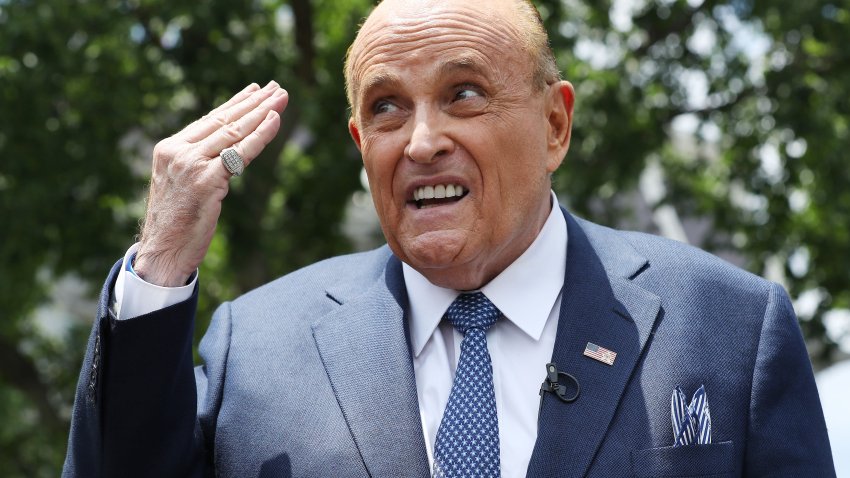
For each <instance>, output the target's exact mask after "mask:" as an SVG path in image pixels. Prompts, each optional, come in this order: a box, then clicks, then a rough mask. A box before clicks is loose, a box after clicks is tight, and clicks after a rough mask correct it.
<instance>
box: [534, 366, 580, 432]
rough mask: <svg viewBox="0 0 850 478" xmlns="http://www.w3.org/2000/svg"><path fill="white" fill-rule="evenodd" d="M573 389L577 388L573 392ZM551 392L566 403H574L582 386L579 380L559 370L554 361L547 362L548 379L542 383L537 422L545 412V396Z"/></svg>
mask: <svg viewBox="0 0 850 478" xmlns="http://www.w3.org/2000/svg"><path fill="white" fill-rule="evenodd" d="M573 390H575V391H574V392H573ZM546 393H551V394H553V395H555V396H556V397H558V399H559V400H560V401H562V402H564V403H572V402H574V401H576V399H578V396H579V393H581V386H580V385H579V384H578V380H576V378H575V377H573V376H572V375H570V374H568V373H566V372H559V371H558V366H557V365H556V364H555V363H554V362H552V363H547V364H546V379H545V380H543V383H542V384H541V385H540V408H539V409H538V410H537V423H538V425H539V424H540V418H541V416H542V414H543V397H544V396H545V395H546Z"/></svg>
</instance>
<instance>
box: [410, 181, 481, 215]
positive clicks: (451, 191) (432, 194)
mask: <svg viewBox="0 0 850 478" xmlns="http://www.w3.org/2000/svg"><path fill="white" fill-rule="evenodd" d="M467 194H469V191H468V190H465V189H464V188H463V186H461V185H458V184H437V185H434V186H421V187H418V188H416V189H415V190H413V203H414V204H416V207H417V208H418V209H425V208H429V207H434V206H442V205H444V204H450V203H454V202H457V201H460V200H461V199H463V198H464V197H466V195H467Z"/></svg>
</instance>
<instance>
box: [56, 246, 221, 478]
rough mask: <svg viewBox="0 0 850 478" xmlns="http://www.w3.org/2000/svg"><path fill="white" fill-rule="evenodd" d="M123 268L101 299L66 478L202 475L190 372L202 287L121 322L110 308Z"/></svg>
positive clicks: (85, 364)
mask: <svg viewBox="0 0 850 478" xmlns="http://www.w3.org/2000/svg"><path fill="white" fill-rule="evenodd" d="M120 265H121V262H119V263H117V264H116V265H115V267H113V269H112V272H111V273H110V275H109V277H108V279H107V281H106V284H105V285H104V288H103V291H102V293H101V297H100V304H99V308H98V315H97V317H96V318H95V322H94V326H93V328H92V333H91V336H90V338H89V342H88V348H87V350H86V355H85V358H84V361H83V368H82V371H81V373H80V381H79V384H78V386H77V393H76V397H75V399H74V409H73V415H72V420H71V433H70V439H69V443H68V453H67V456H66V459H65V466H64V470H63V473H62V475H63V476H65V477H111V476H122V477H133V476H160V477H171V476H174V477H177V476H180V477H187V476H191V477H199V476H204V475H205V474H208V473H209V467H208V466H207V465H206V464H207V462H208V459H207V454H206V452H205V449H206V446H205V439H204V434H203V433H202V432H201V431H200V425H199V421H198V419H197V416H198V414H197V400H196V397H197V392H196V380H195V372H194V370H193V366H192V333H193V327H194V317H195V310H196V306H197V297H198V291H197V287H196V288H195V290H194V292H193V294H192V297H191V298H190V299H188V300H186V301H183V302H180V303H177V304H174V305H172V306H170V307H166V308H165V309H161V310H158V311H155V312H152V313H150V314H146V315H142V316H140V317H136V318H133V319H129V320H120V321H119V320H116V318H115V316H114V315H113V314H112V312H111V311H110V310H109V307H108V304H109V300H110V294H111V291H112V288H113V287H114V282H115V279H116V277H117V274H118V269H119V267H120ZM199 385H203V388H204V389H206V382H205V381H203V383H202V384H199Z"/></svg>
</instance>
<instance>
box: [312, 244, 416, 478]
mask: <svg viewBox="0 0 850 478" xmlns="http://www.w3.org/2000/svg"><path fill="white" fill-rule="evenodd" d="M359 285H361V284H359ZM346 295H348V293H347V291H328V296H329V297H330V298H332V299H333V300H335V301H337V302H339V303H340V306H339V307H338V308H337V309H336V310H334V311H333V312H331V313H330V314H328V315H326V316H325V317H323V318H322V319H320V320H319V321H318V322H317V323H316V324H314V325H313V337H314V338H315V341H316V347H318V349H319V354H320V355H321V358H322V362H323V364H324V366H325V370H326V371H327V374H328V378H329V379H330V381H331V385H332V386H333V390H334V393H335V395H336V398H337V401H338V402H339V406H340V408H341V409H342V412H343V415H344V417H345V420H346V422H347V424H348V427H349V429H350V430H351V434H352V436H353V437H354V441H355V443H356V445H357V448H358V450H359V451H360V455H361V457H362V458H363V462H364V463H365V465H366V468H367V470H368V472H369V474H370V475H372V476H428V474H429V467H428V457H427V455H426V452H425V439H424V437H423V435H422V425H421V419H420V416H419V405H418V402H417V396H416V380H415V378H414V375H413V364H412V362H411V358H410V357H411V355H410V348H409V345H408V343H409V340H407V339H406V337H407V327H406V325H405V320H404V310H405V309H406V305H407V304H406V302H407V296H406V292H405V290H404V281H403V278H402V273H401V263H400V262H399V261H398V259H396V258H395V257H394V256H393V257H391V258H390V259H389V261H388V263H387V267H386V269H385V273H384V275H382V276H381V278H380V279H379V280H377V281H376V282H375V283H374V284H373V285H372V286H371V287H370V288H369V289H368V290H367V292H366V293H363V294H361V295H357V296H355V297H353V298H350V299H349V298H347V297H345V296H346Z"/></svg>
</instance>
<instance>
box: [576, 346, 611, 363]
mask: <svg viewBox="0 0 850 478" xmlns="http://www.w3.org/2000/svg"><path fill="white" fill-rule="evenodd" d="M584 356H585V357H590V358H592V359H594V360H598V361H600V362H602V363H604V364H607V365H614V359H615V358H617V352H614V351H613V350H608V349H606V348H605V347H600V346H598V345H596V344H594V343H592V342H588V343H587V345H585V347H584Z"/></svg>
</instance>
